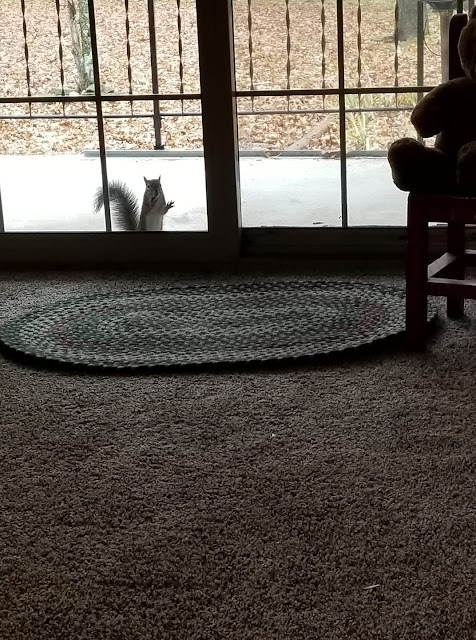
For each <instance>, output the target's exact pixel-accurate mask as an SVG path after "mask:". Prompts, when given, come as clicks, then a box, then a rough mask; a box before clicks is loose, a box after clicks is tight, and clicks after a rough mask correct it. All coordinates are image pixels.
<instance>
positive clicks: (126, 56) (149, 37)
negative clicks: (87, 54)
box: [95, 0, 200, 94]
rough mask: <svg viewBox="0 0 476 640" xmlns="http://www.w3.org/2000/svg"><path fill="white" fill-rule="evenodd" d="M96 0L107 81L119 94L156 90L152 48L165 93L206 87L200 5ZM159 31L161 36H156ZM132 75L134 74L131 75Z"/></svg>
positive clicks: (100, 52) (103, 77) (103, 72)
mask: <svg viewBox="0 0 476 640" xmlns="http://www.w3.org/2000/svg"><path fill="white" fill-rule="evenodd" d="M153 4H154V9H155V10H154V12H153V14H152V15H149V11H148V8H149V3H148V2H146V1H143V0H141V1H139V0H131V1H129V3H128V11H127V12H126V5H125V3H124V2H122V3H121V2H119V3H114V4H111V3H108V2H98V1H97V2H96V3H95V12H96V23H97V38H98V55H99V61H100V67H101V80H102V82H104V85H105V86H106V87H107V89H110V90H112V91H114V92H115V93H123V94H125V93H130V92H132V93H134V94H139V93H150V92H152V90H153V80H152V74H151V51H152V54H154V50H155V54H156V58H157V80H158V88H159V90H160V92H161V93H163V94H165V93H180V92H185V93H194V92H199V91H200V73H199V64H198V39H197V22H196V9H195V3H194V2H192V1H191V0H185V1H184V0H182V1H181V2H177V1H176V0H161V1H158V0H155V2H154V3H153ZM153 29H155V38H154V37H153ZM129 76H130V77H129Z"/></svg>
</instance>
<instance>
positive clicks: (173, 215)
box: [95, 101, 208, 231]
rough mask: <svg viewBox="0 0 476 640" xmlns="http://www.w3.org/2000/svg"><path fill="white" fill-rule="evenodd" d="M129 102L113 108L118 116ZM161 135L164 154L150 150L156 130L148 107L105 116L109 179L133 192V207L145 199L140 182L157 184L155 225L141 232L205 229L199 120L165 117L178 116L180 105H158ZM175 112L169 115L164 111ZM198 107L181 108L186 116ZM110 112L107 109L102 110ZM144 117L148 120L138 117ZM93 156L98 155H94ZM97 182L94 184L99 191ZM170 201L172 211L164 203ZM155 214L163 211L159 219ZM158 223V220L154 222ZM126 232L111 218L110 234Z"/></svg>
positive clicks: (137, 104)
mask: <svg viewBox="0 0 476 640" xmlns="http://www.w3.org/2000/svg"><path fill="white" fill-rule="evenodd" d="M128 109H129V111H130V105H129V103H126V102H122V103H117V104H116V105H114V110H115V111H116V115H117V113H120V112H121V110H122V114H123V115H126V113H127V110H128ZM161 109H162V110H161V114H162V116H161V120H160V132H161V136H162V140H163V142H164V143H165V150H163V151H156V150H154V145H155V129H154V122H153V106H152V104H149V103H148V102H145V101H141V102H135V103H134V108H133V113H134V115H135V116H136V117H134V118H132V117H127V116H126V117H123V118H106V119H105V137H106V150H107V153H108V158H107V171H108V180H109V181H120V182H122V183H123V184H124V185H126V187H127V188H129V189H130V190H132V193H133V197H134V199H135V201H136V202H137V205H138V208H139V210H140V207H141V205H142V200H143V197H144V195H145V187H146V185H145V183H144V178H147V180H158V178H159V177H160V180H161V184H160V188H161V190H162V194H163V200H160V199H159V205H160V206H159V207H158V206H156V204H154V205H153V211H154V212H155V215H156V217H157V220H158V223H157V224H152V227H150V225H149V227H148V229H145V230H159V227H160V226H161V230H163V231H206V230H207V228H208V224H207V203H206V189H205V167H204V162H203V141H202V126H201V117H200V116H196V115H190V116H183V115H167V114H169V113H173V114H176V113H180V109H181V107H180V102H174V101H170V102H168V103H167V104H165V103H163V106H162V107H161ZM169 109H174V111H169ZM199 109H200V105H199V104H187V105H185V111H186V112H189V113H197V110H198V112H199ZM106 110H107V111H110V109H109V108H108V109H106ZM144 114H148V115H147V117H141V116H142V115H144ZM95 155H96V156H97V155H98V154H97V152H96V154H95ZM100 185H101V182H99V183H98V184H97V187H100ZM170 201H173V207H171V208H170V209H168V208H167V203H169V202H170ZM159 208H160V211H161V212H162V211H164V212H165V215H163V219H162V216H161V213H160V212H159ZM159 220H160V221H159ZM121 229H122V230H126V228H125V226H124V224H121V222H120V219H119V218H117V217H116V218H114V217H113V230H121Z"/></svg>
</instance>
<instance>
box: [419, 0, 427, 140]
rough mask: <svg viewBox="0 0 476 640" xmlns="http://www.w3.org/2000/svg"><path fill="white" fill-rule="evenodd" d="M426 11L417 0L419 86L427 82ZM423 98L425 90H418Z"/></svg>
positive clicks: (421, 1) (420, 1) (420, 138)
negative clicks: (425, 57)
mask: <svg viewBox="0 0 476 640" xmlns="http://www.w3.org/2000/svg"><path fill="white" fill-rule="evenodd" d="M424 19H425V13H424V7H423V0H418V2H417V86H418V87H422V86H423V85H424V83H425V77H424V74H425V66H424V64H425V63H424V55H425V48H424V37H425V22H424ZM422 98H423V92H422V91H418V93H417V101H418V102H419V101H420V100H421V99H422ZM417 139H418V140H419V141H420V142H423V138H422V137H421V136H420V135H418V136H417Z"/></svg>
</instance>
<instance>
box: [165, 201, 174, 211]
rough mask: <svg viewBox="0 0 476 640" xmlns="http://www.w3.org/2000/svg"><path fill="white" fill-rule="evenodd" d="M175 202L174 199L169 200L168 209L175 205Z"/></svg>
mask: <svg viewBox="0 0 476 640" xmlns="http://www.w3.org/2000/svg"><path fill="white" fill-rule="evenodd" d="M174 204H175V202H174V201H173V200H170V201H169V202H167V211H168V210H169V209H171V208H172V207H173V206H174Z"/></svg>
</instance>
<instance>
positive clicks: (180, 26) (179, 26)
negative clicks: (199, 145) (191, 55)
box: [177, 0, 183, 113]
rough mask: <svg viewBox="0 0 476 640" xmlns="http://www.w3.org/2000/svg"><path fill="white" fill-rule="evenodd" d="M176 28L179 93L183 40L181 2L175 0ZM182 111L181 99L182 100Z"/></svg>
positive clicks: (181, 86) (181, 88)
mask: <svg viewBox="0 0 476 640" xmlns="http://www.w3.org/2000/svg"><path fill="white" fill-rule="evenodd" d="M177 28H178V37H179V39H178V46H179V76H180V93H183V42H182V11H181V2H180V0H177ZM182 113H183V100H182Z"/></svg>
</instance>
